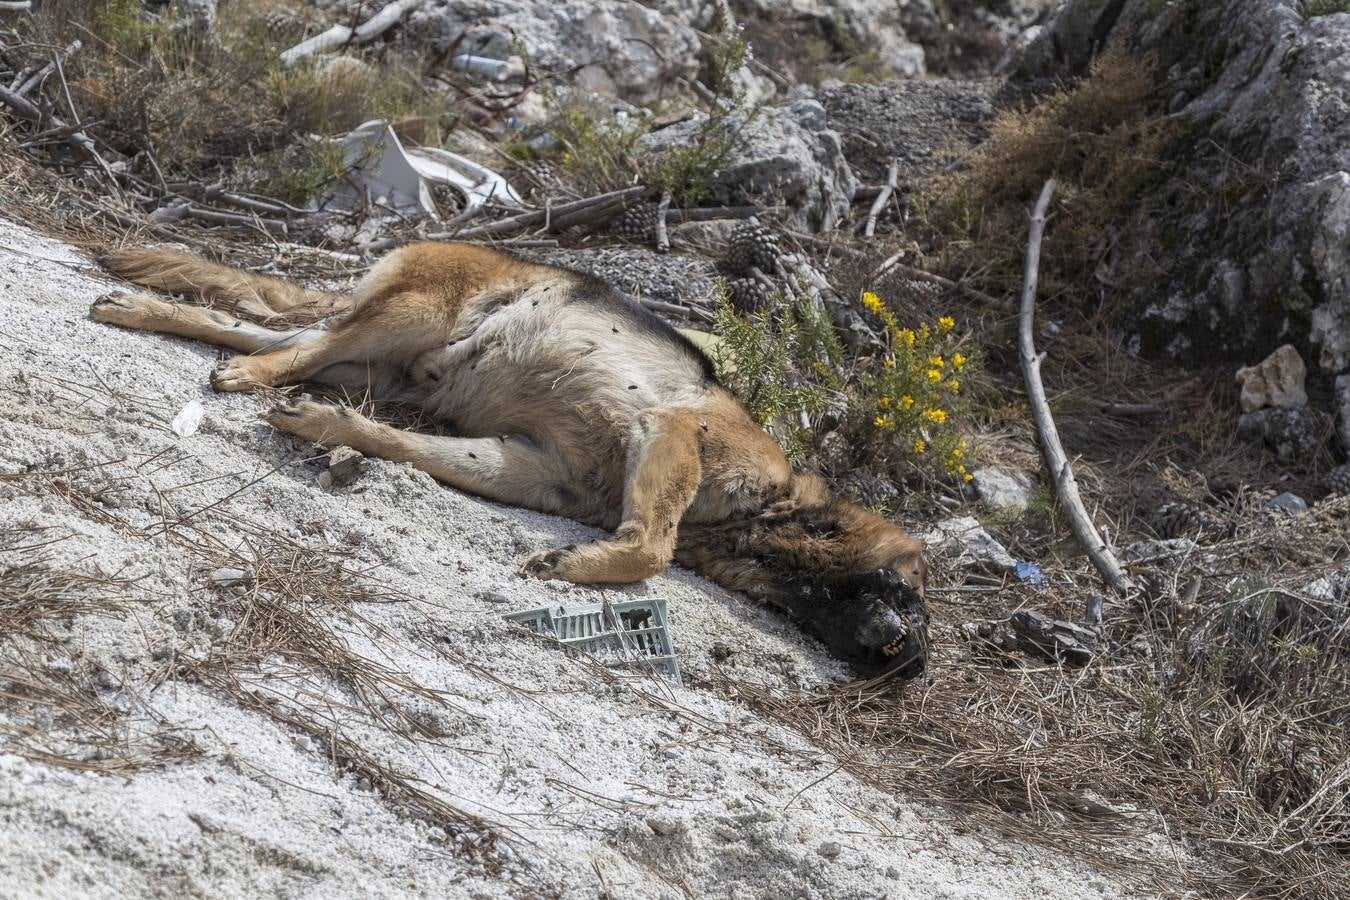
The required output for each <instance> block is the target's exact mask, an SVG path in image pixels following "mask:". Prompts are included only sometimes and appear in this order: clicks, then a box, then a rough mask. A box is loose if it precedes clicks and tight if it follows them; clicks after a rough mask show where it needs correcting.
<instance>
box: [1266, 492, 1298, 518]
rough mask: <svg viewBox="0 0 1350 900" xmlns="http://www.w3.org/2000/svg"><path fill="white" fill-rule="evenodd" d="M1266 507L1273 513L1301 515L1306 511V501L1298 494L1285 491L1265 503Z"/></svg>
mask: <svg viewBox="0 0 1350 900" xmlns="http://www.w3.org/2000/svg"><path fill="white" fill-rule="evenodd" d="M1266 509H1267V510H1268V511H1270V512H1274V513H1284V514H1285V515H1287V516H1301V515H1303V514H1304V513H1305V512H1307V511H1308V501H1306V500H1304V499H1303V498H1302V497H1300V496H1299V495H1298V494H1291V493H1290V492H1289V491H1285V492H1284V493H1283V494H1280V495H1279V496H1278V497H1276V498H1275V499H1274V500H1271V501H1270V502H1269V503H1267V504H1266Z"/></svg>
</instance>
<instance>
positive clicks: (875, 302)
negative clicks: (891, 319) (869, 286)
mask: <svg viewBox="0 0 1350 900" xmlns="http://www.w3.org/2000/svg"><path fill="white" fill-rule="evenodd" d="M863 308H864V309H866V310H867V311H868V312H870V313H872V314H874V315H880V314H881V308H882V303H881V298H880V297H878V296H877V295H876V294H874V293H872V292H871V291H863Z"/></svg>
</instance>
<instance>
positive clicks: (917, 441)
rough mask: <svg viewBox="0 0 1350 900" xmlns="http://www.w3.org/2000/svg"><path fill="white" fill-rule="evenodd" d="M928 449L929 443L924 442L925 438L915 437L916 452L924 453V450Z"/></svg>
mask: <svg viewBox="0 0 1350 900" xmlns="http://www.w3.org/2000/svg"><path fill="white" fill-rule="evenodd" d="M927 449H928V445H927V444H925V443H924V440H923V438H915V439H914V452H915V453H922V452H923V451H925V450H927Z"/></svg>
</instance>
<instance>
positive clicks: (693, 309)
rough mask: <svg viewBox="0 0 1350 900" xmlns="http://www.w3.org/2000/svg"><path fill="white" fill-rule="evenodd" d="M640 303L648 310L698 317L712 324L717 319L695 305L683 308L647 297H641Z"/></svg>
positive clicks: (676, 304)
mask: <svg viewBox="0 0 1350 900" xmlns="http://www.w3.org/2000/svg"><path fill="white" fill-rule="evenodd" d="M638 302H639V303H641V304H642V305H643V306H644V307H646V308H647V309H651V310H655V311H657V312H663V313H670V314H672V315H676V316H691V317H692V316H697V317H698V318H700V319H702V320H704V321H705V322H711V321H713V319H714V318H715V317H714V316H713V314H712V312H710V311H709V310H706V309H704V308H703V307H701V306H694V305H693V304H690V305H688V306H682V305H680V304H678V303H666V302H665V301H664V300H652V299H650V298H647V297H639V298H638Z"/></svg>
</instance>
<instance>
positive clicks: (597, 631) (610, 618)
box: [506, 599, 683, 684]
mask: <svg viewBox="0 0 1350 900" xmlns="http://www.w3.org/2000/svg"><path fill="white" fill-rule="evenodd" d="M506 618H507V619H508V620H510V621H512V622H519V623H521V624H522V625H527V626H529V628H530V629H531V630H533V631H535V632H537V633H539V634H546V635H549V636H551V637H553V638H556V639H557V641H558V643H560V644H562V645H563V649H564V650H566V651H567V652H568V653H587V654H590V655H591V656H594V657H596V658H598V659H600V660H602V661H603V662H605V663H606V664H607V665H610V666H614V667H616V668H626V669H636V670H639V671H656V672H660V673H661V674H663V675H665V676H666V677H667V678H669V679H670V680H671V681H674V682H675V683H676V684H682V683H683V682H682V681H681V679H680V667H679V664H678V663H677V662H676V659H675V647H674V645H673V644H672V643H671V640H670V625H669V620H668V619H667V618H666V601H665V600H661V599H654V600H625V601H623V602H621V603H610V602H609V601H608V600H606V601H603V602H601V603H592V604H587V605H585V606H553V607H548V608H545V609H531V610H527V611H525V612H518V613H511V614H510V615H508V616H506Z"/></svg>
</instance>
